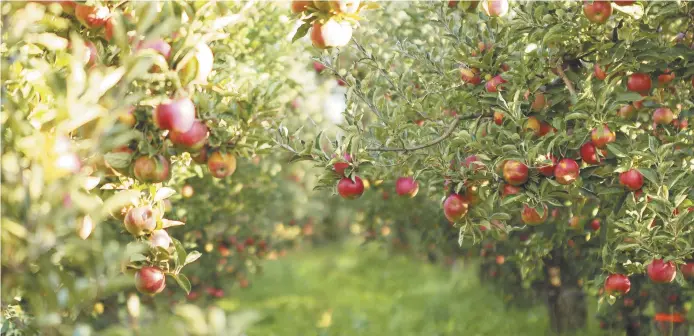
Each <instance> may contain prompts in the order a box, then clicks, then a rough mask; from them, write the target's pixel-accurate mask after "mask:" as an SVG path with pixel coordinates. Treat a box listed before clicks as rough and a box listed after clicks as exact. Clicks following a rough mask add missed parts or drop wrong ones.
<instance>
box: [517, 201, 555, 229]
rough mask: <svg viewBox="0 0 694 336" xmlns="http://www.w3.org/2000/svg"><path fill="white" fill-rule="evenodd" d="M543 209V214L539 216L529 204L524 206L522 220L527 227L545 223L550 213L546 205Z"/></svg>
mask: <svg viewBox="0 0 694 336" xmlns="http://www.w3.org/2000/svg"><path fill="white" fill-rule="evenodd" d="M542 209H543V211H542V214H539V213H538V212H537V210H535V209H534V208H532V207H530V206H529V205H527V204H523V210H521V220H522V221H523V223H525V224H526V225H539V224H542V223H544V222H545V221H546V220H547V217H548V216H549V211H548V209H547V206H546V205H543V206H542Z"/></svg>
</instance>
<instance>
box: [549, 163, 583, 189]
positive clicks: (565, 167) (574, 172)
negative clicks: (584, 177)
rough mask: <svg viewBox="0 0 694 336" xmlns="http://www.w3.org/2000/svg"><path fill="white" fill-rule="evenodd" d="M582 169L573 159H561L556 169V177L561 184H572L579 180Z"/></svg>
mask: <svg viewBox="0 0 694 336" xmlns="http://www.w3.org/2000/svg"><path fill="white" fill-rule="evenodd" d="M579 171H580V168H579V167H578V163H576V161H574V160H572V159H561V160H560V161H559V163H557V166H556V167H555V168H554V177H555V178H556V179H557V183H559V184H564V185H566V184H571V183H574V181H576V179H578V175H579Z"/></svg>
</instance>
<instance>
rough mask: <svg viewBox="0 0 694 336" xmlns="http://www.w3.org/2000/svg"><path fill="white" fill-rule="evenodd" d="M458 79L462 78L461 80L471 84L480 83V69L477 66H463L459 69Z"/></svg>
mask: <svg viewBox="0 0 694 336" xmlns="http://www.w3.org/2000/svg"><path fill="white" fill-rule="evenodd" d="M460 79H462V80H463V82H465V83H468V84H472V85H477V84H479V83H482V77H480V71H479V69H477V68H470V69H468V68H463V69H461V70H460Z"/></svg>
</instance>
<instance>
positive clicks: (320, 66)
mask: <svg viewBox="0 0 694 336" xmlns="http://www.w3.org/2000/svg"><path fill="white" fill-rule="evenodd" d="M313 70H316V72H317V73H321V72H322V71H323V70H325V65H323V63H321V62H318V61H313Z"/></svg>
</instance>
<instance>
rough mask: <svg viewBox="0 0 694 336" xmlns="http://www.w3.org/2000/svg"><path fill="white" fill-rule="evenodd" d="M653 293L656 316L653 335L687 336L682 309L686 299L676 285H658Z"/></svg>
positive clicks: (687, 324)
mask: <svg viewBox="0 0 694 336" xmlns="http://www.w3.org/2000/svg"><path fill="white" fill-rule="evenodd" d="M655 289H656V290H654V291H653V296H654V298H653V300H654V303H655V311H656V315H655V318H654V321H653V326H654V328H653V329H654V330H655V335H658V336H688V335H689V323H687V320H686V316H687V312H686V311H685V309H684V302H686V300H687V299H686V298H684V297H683V294H684V293H682V291H681V290H680V289H679V287H678V286H677V285H674V284H667V285H658V286H656V288H655Z"/></svg>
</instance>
